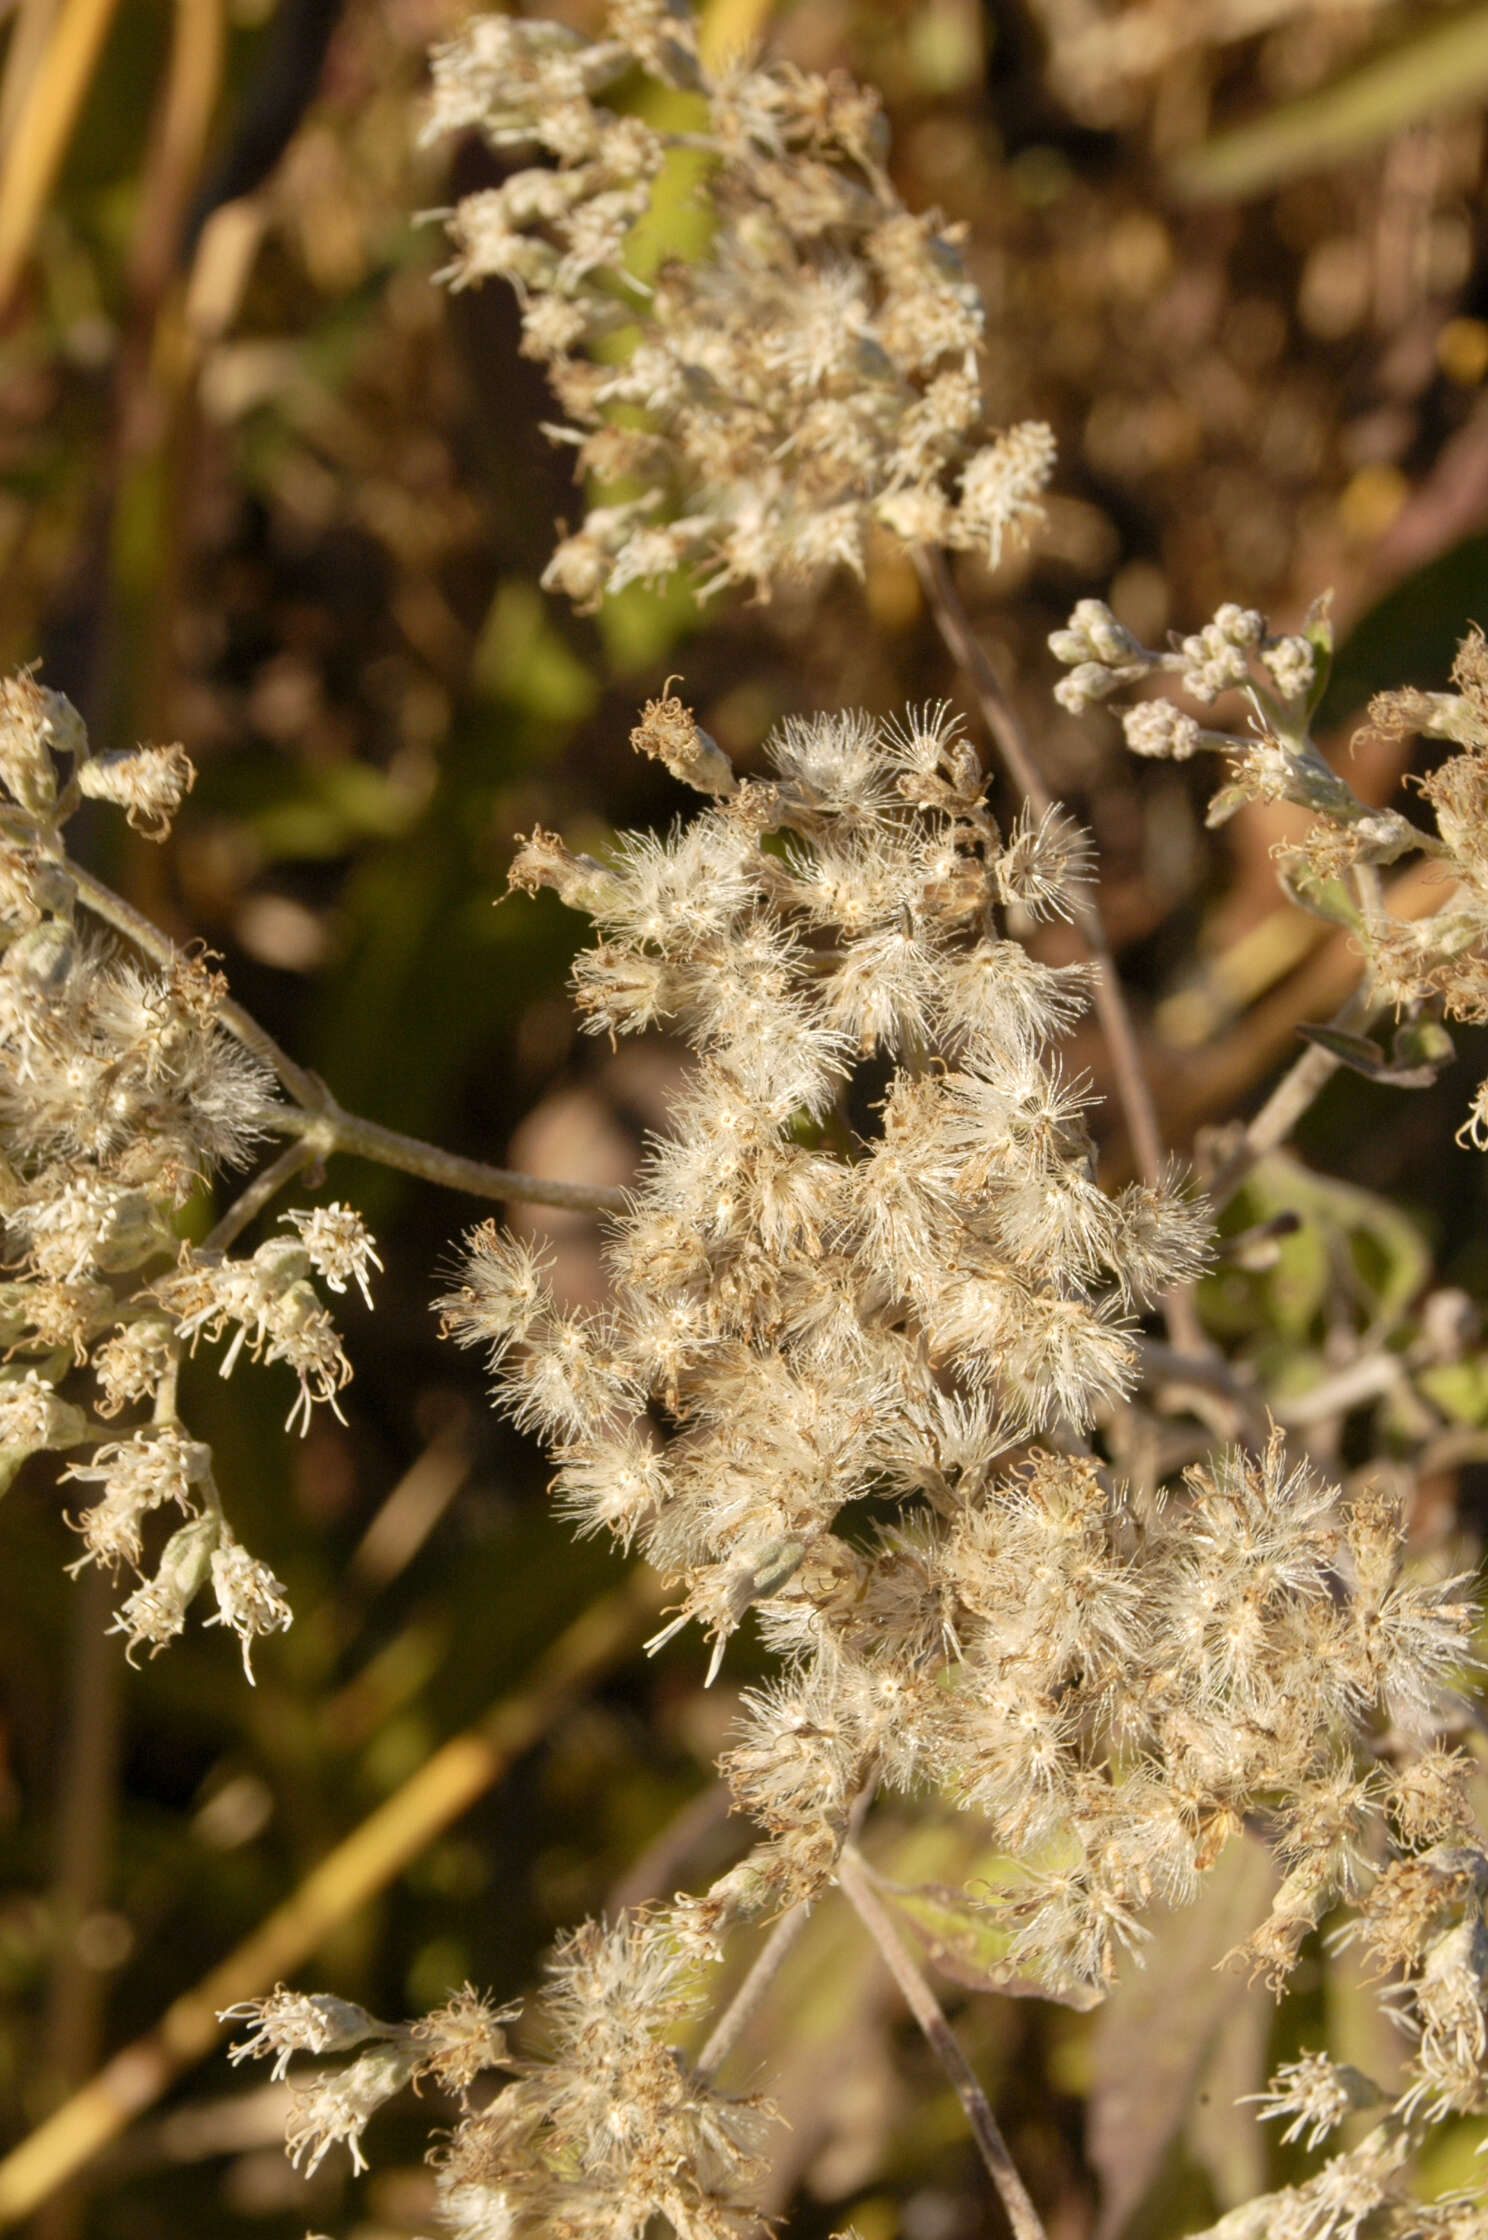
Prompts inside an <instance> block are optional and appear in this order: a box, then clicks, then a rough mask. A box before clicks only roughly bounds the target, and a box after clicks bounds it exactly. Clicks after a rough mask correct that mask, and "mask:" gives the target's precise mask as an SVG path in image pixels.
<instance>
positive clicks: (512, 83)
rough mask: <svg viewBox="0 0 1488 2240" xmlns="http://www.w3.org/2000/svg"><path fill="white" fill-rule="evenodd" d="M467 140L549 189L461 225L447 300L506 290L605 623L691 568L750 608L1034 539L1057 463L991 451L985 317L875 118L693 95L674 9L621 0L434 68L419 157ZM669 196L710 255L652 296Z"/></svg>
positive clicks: (679, 16) (459, 214) (791, 90)
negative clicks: (650, 222)
mask: <svg viewBox="0 0 1488 2240" xmlns="http://www.w3.org/2000/svg"><path fill="white" fill-rule="evenodd" d="M638 84H641V85H644V86H645V94H644V96H643V97H642V98H641V99H640V100H639V101H638V100H637V99H636V98H635V95H636V87H637V85H638ZM620 88H623V94H624V99H623V103H622V104H621V105H617V106H613V107H612V106H610V105H609V102H608V101H607V100H606V99H605V96H607V95H610V94H613V93H614V92H615V91H616V89H620ZM663 120H665V121H663ZM472 129H473V130H477V131H479V132H480V133H482V135H483V136H484V137H485V139H486V140H487V141H488V142H489V143H490V145H491V146H492V147H493V148H494V149H496V150H497V151H498V152H500V153H501V154H502V155H503V156H507V155H510V154H511V153H514V152H525V153H528V154H536V155H537V156H538V157H539V158H540V161H538V162H536V163H532V164H530V165H529V166H528V167H527V168H524V169H520V170H517V171H515V172H514V173H513V174H512V175H511V176H510V177H509V178H507V179H505V180H503V182H502V183H501V185H500V186H496V187H490V188H486V189H484V190H483V191H481V192H479V193H476V194H471V195H467V196H465V197H464V199H463V200H462V201H461V202H460V203H459V204H458V205H457V206H456V208H455V209H454V211H453V213H452V214H451V215H450V217H449V220H448V223H449V231H450V235H451V238H452V240H453V242H454V245H455V256H454V260H453V262H452V263H451V265H450V266H449V268H448V271H447V273H446V275H445V277H446V278H447V279H449V280H450V281H451V282H452V283H453V284H454V285H455V286H457V287H465V286H469V285H470V284H472V283H473V282H476V281H479V280H484V279H486V278H488V277H492V276H494V277H498V278H500V279H503V280H505V281H507V282H508V283H509V284H510V285H511V286H512V288H513V289H514V290H515V291H516V294H517V296H518V298H519V300H520V303H521V309H522V330H523V344H522V347H523V349H524V351H525V352H526V353H527V355H528V356H530V357H533V358H536V359H538V360H540V361H541V363H542V364H543V365H544V367H545V368H546V370H547V373H548V377H549V380H550V382H551V384H552V387H553V391H554V394H555V395H556V397H557V399H558V403H559V406H560V408H561V410H562V413H563V416H564V420H563V425H562V426H561V427H559V428H557V429H554V430H552V431H550V432H551V433H553V434H554V435H555V436H557V437H558V438H559V440H561V441H564V442H569V443H572V444H573V445H574V447H575V452H576V463H577V468H578V471H579V472H580V473H581V474H583V475H586V476H588V477H590V478H592V480H593V481H594V483H596V484H597V485H599V486H600V491H601V496H600V498H599V499H598V500H597V501H596V502H595V503H594V504H593V505H592V506H591V507H590V510H589V512H588V514H587V516H586V518H585V520H584V521H583V523H582V525H581V526H580V527H579V529H578V530H577V531H575V533H574V534H573V535H571V536H568V537H565V538H564V540H563V542H562V543H561V544H560V545H559V547H558V550H557V552H556V553H555V555H554V557H553V559H552V561H551V563H550V565H549V568H548V572H547V576H546V578H545V581H546V582H547V584H548V585H549V587H550V588H552V589H555V590H559V591H562V592H563V593H565V594H566V595H567V596H568V597H570V598H572V599H574V600H576V601H577V602H578V603H579V604H580V605H582V606H593V605H595V604H596V603H597V602H598V601H599V600H600V599H601V598H602V597H603V596H604V595H605V594H606V593H610V592H615V591H618V590H621V589H622V588H623V587H624V586H625V585H626V584H628V583H632V582H635V581H637V580H640V581H645V582H658V581H661V580H662V579H664V578H665V577H667V576H669V575H671V574H672V573H673V571H674V570H676V569H678V568H681V567H689V568H692V569H695V570H697V571H698V572H699V575H700V580H701V582H702V585H703V588H704V589H705V590H711V589H714V588H716V587H718V586H720V585H723V584H726V583H739V584H744V585H747V586H749V587H750V588H752V589H753V590H755V591H756V592H759V593H764V592H766V591H768V589H769V587H770V585H771V583H772V582H773V581H775V580H776V579H779V578H797V579H801V578H810V577H812V576H815V575H818V574H820V573H821V572H822V571H824V570H826V569H829V568H832V567H836V566H844V567H848V568H851V569H853V570H855V571H857V572H859V573H861V572H862V569H863V565H864V557H865V553H866V551H867V548H868V544H869V541H870V539H871V538H872V536H873V535H874V534H875V533H876V532H877V533H879V534H887V535H888V536H890V537H892V538H895V539H897V540H899V541H901V542H903V543H906V544H910V545H940V546H947V547H953V548H960V549H969V550H976V551H980V552H981V553H983V554H984V556H985V557H986V558H987V559H988V560H989V561H990V562H992V563H994V564H995V563H996V561H997V559H998V558H999V556H1000V554H1001V552H1002V548H1003V544H1004V541H1005V539H1006V538H1007V537H1008V536H1009V534H1011V533H1015V532H1017V531H1020V530H1022V529H1023V528H1025V527H1026V526H1027V524H1028V522H1029V521H1030V520H1031V519H1032V518H1034V517H1036V515H1037V512H1038V497H1039V493H1040V492H1041V491H1042V489H1043V487H1044V485H1045V483H1046V482H1047V480H1048V477H1049V473H1050V470H1051V468H1052V465H1053V459H1054V443H1053V437H1052V435H1051V434H1050V431H1049V430H1048V428H1046V427H1044V426H1043V425H1042V424H1041V423H1036V422H1027V423H1025V424H1023V425H1020V426H1018V427H1016V428H1013V429H1011V430H1009V431H1008V432H1007V433H1006V434H1004V435H1002V436H1000V437H999V438H998V439H997V440H996V441H994V442H991V443H989V442H987V441H986V440H985V438H984V433H983V417H982V404H981V397H980V392H979V387H978V381H977V373H976V353H977V348H978V344H979V342H980V338H981V333H982V326H983V317H984V314H983V308H982V304H981V301H980V299H979V297H978V295H977V293H976V290H975V288H974V287H973V286H972V285H971V284H970V282H969V281H968V279H967V277H966V273H965V271H964V269H963V267H962V263H961V258H960V254H959V247H958V240H959V236H958V234H957V231H956V229H955V228H953V227H947V226H945V225H943V224H942V223H941V222H940V221H939V220H938V219H937V218H936V217H934V216H925V217H921V216H915V215H913V214H912V213H911V212H909V211H908V210H906V209H905V208H904V206H903V204H902V203H901V202H900V200H899V198H898V196H897V194H896V193H895V191H894V188H893V186H892V184H891V183H890V181H889V178H888V176H887V173H886V170H885V168H884V165H885V157H886V154H887V134H886V131H885V128H884V122H883V117H882V114H881V111H880V107H879V102H878V97H877V95H876V94H873V93H871V92H869V91H867V90H865V89H864V88H863V87H861V86H858V85H855V84H854V83H853V82H852V80H851V79H849V78H847V77H845V76H843V75H842V74H841V73H840V72H834V73H832V74H831V75H830V76H827V77H818V76H815V75H813V74H812V73H810V72H806V71H801V70H797V69H794V68H791V67H789V66H784V65H776V66H769V67H764V66H750V65H739V66H737V67H734V68H731V69H728V70H724V71H720V72H717V73H714V72H711V71H709V70H708V69H707V67H706V66H705V64H704V62H703V61H702V59H701V58H700V55H699V52H698V44H697V37H696V27H695V25H694V23H693V20H692V18H691V16H690V14H689V13H687V11H686V10H685V9H680V8H672V7H669V6H668V5H666V4H665V0H614V4H613V5H611V7H610V9H609V11H608V19H607V23H606V28H605V32H604V34H603V36H602V37H601V38H599V39H597V40H593V41H587V40H584V39H582V38H581V37H580V36H579V35H578V34H577V33H576V32H573V31H571V30H569V29H568V28H567V27H566V26H564V25H561V24H557V23H552V22H545V21H544V22H538V21H524V20H523V19H521V18H519V17H513V16H505V15H488V16H477V17H475V18H474V19H473V20H472V21H471V22H470V23H469V24H468V25H467V26H466V27H465V29H464V30H463V31H462V32H461V33H460V35H459V36H458V37H457V38H456V39H454V40H453V41H452V42H450V44H448V45H447V46H444V47H442V48H440V49H438V50H437V51H436V53H435V56H434V91H433V100H432V106H431V113H430V121H429V127H428V135H427V136H428V137H430V138H434V137H437V136H438V135H441V134H444V133H449V132H457V131H466V130H472ZM659 186H661V187H664V190H665V193H666V195H667V197H668V198H669V201H670V202H671V203H672V204H673V205H675V203H676V201H677V199H678V198H679V197H682V196H686V195H688V194H690V195H691V197H692V200H693V202H694V203H695V206H696V217H695V218H694V219H693V220H692V221H691V223H690V226H689V230H690V231H692V232H694V233H696V232H697V231H699V228H700V226H701V230H702V231H703V233H704V236H705V237H704V238H703V239H701V240H698V241H696V242H695V243H694V245H693V247H692V248H691V249H690V250H689V251H688V253H687V254H685V255H682V254H679V255H677V256H675V257H673V258H672V259H670V260H669V261H667V262H665V263H663V265H662V268H661V270H660V271H659V272H656V273H655V274H654V275H653V274H651V273H650V272H649V271H647V272H645V273H644V274H643V273H642V271H641V269H640V265H639V263H638V261H637V252H636V243H635V228H636V227H637V224H638V222H639V221H640V220H641V219H642V217H643V215H644V214H645V213H646V212H647V211H648V210H649V209H650V208H651V206H652V202H653V198H654V197H655V196H656V193H657V190H658V187H659ZM641 255H642V256H644V255H645V252H644V250H643V251H642V252H641ZM606 489H609V490H610V493H611V494H610V496H609V498H608V501H607V502H606V501H605V500H604V497H603V492H604V491H605V490H606ZM622 493H623V494H622Z"/></svg>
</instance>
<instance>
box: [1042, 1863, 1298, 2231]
mask: <svg viewBox="0 0 1488 2240" xmlns="http://www.w3.org/2000/svg"><path fill="white" fill-rule="evenodd" d="M1276 1882H1277V1874H1276V1868H1275V1865H1274V1863H1273V1861H1272V1859H1271V1855H1270V1853H1269V1852H1268V1851H1267V1850H1266V1849H1265V1847H1264V1846H1263V1845H1262V1844H1260V1843H1259V1842H1257V1841H1255V1840H1254V1839H1253V1838H1251V1837H1248V1836H1242V1837H1241V1838H1239V1839H1238V1840H1237V1841H1235V1842H1233V1843H1231V1844H1230V1845H1229V1847H1228V1849H1227V1850H1226V1851H1225V1852H1224V1854H1223V1856H1222V1857H1221V1859H1220V1861H1219V1864H1218V1865H1217V1866H1216V1867H1215V1868H1214V1869H1213V1870H1212V1872H1211V1873H1210V1874H1209V1876H1208V1877H1207V1879H1206V1881H1205V1883H1204V1886H1203V1890H1202V1893H1201V1895H1200V1896H1199V1898H1198V1899H1197V1900H1196V1902H1195V1903H1194V1904H1193V1905H1191V1906H1188V1907H1186V1908H1185V1909H1184V1910H1183V1911H1182V1912H1180V1913H1176V1914H1174V1915H1173V1916H1172V1919H1171V1921H1169V1922H1168V1923H1166V1924H1165V1926H1164V1930H1163V1934H1162V1935H1161V1936H1160V1937H1158V1938H1157V1939H1156V1940H1155V1941H1154V1942H1153V1944H1151V1945H1150V1946H1149V1947H1148V1948H1147V1950H1148V1954H1149V1957H1148V1961H1147V1965H1146V1967H1145V1968H1143V1969H1141V1970H1139V1971H1133V1972H1132V1973H1130V1974H1128V1975H1127V1976H1125V1977H1123V1979H1122V1981H1121V1982H1120V1983H1118V1985H1117V1987H1116V1989H1115V1990H1114V1991H1113V1992H1112V1994H1111V1996H1110V1998H1109V1999H1108V2000H1107V2001H1106V2004H1105V2007H1104V2010H1103V2011H1102V2013H1101V2016H1100V2019H1099V2021H1098V2022H1097V2024H1096V2027H1095V2041H1094V2047H1093V2057H1094V2070H1095V2074H1094V2080H1093V2082H1092V2085H1091V2089H1090V2098H1089V2102H1088V2107H1087V2115H1086V2136H1087V2141H1088V2148H1089V2154H1090V2159H1091V2162H1092V2163H1093V2165H1094V2166H1095V2168H1096V2170H1097V2171H1098V2172H1099V2174H1100V2177H1101V2181H1102V2189H1103V2192H1102V2201H1101V2212H1100V2217H1099V2221H1098V2222H1097V2225H1096V2240H1116V2236H1117V2235H1118V2234H1119V2233H1120V2232H1121V2231H1122V2229H1123V2228H1124V2226H1125V2225H1126V2223H1127V2220H1128V2219H1129V2218H1130V2216H1131V2215H1132V2213H1133V2211H1134V2210H1135V2209H1136V2208H1137V2207H1138V2206H1139V2204H1140V2203H1141V2201H1142V2199H1143V2197H1144V2195H1145V2194H1146V2192H1147V2189H1148V2187H1149V2186H1150V2185H1151V2184H1152V2182H1153V2180H1154V2178H1155V2177H1156V2176H1157V2173H1158V2170H1159V2168H1160V2167H1161V2164H1162V2161H1163V2157H1164V2156H1165V2154H1166V2153H1167V2151H1168V2148H1169V2146H1170V2145H1171V2144H1172V2142H1173V2140H1174V2139H1175V2138H1176V2137H1177V2135H1178V2133H1179V2131H1180V2129H1181V2128H1182V2127H1183V2125H1184V2123H1185V2122H1186V2121H1187V2119H1188V2116H1189V2114H1190V2111H1191V2110H1192V2108H1193V2106H1194V2103H1195V2100H1196V2097H1197V2095H1198V2093H1199V2090H1200V2087H1201V2085H1202V2083H1203V2079H1204V2073H1205V2070H1206V2069H1207V2067H1208V2066H1209V2063H1210V2060H1211V2058H1212V2057H1213V2054H1214V2051H1215V2048H1216V2046H1217V2045H1218V2043H1219V2040H1220V2037H1221V2033H1222V2032H1223V2031H1224V2029H1225V2026H1226V2024H1227V2023H1228V2022H1229V2020H1230V2018H1231V2017H1232V2016H1233V2015H1235V2014H1237V2013H1238V2012H1239V2011H1240V2010H1241V2009H1242V2008H1243V2007H1244V2006H1245V2005H1246V2004H1247V2002H1251V2001H1259V2002H1260V2003H1261V2004H1262V2005H1265V2004H1267V2003H1268V2002H1267V1995H1266V1993H1265V1992H1264V1991H1262V1990H1260V1989H1259V1988H1257V1989H1252V1988H1251V1987H1250V1986H1249V1985H1248V1984H1247V1983H1246V1982H1245V1981H1244V1979H1243V1978H1241V1977H1239V1976H1237V1975H1235V1974H1233V1973H1231V1972H1229V1971H1227V1970H1222V1969H1221V1967H1220V1962H1221V1961H1222V1960H1223V1959H1224V1957H1225V1954H1226V1953H1228V1952H1230V1951H1232V1950H1233V1949H1234V1947H1235V1946H1236V1945H1237V1944H1239V1943H1241V1942H1242V1941H1243V1940H1244V1939H1245V1938H1246V1937H1247V1936H1249V1934H1250V1933H1251V1931H1252V1930H1253V1929H1254V1928H1255V1927H1256V1926H1257V1924H1258V1923H1259V1922H1260V1921H1262V1920H1263V1919H1264V1918H1265V1915H1266V1913H1267V1911H1268V1909H1269V1906H1270V1902H1271V1893H1272V1891H1273V1890H1274V1888H1275V1887H1276Z"/></svg>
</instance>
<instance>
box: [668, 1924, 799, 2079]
mask: <svg viewBox="0 0 1488 2240" xmlns="http://www.w3.org/2000/svg"><path fill="white" fill-rule="evenodd" d="M810 1919H811V1906H810V1902H809V1901H808V1900H807V1899H804V1898H803V1899H802V1900H801V1902H800V1904H799V1905H794V1906H792V1907H791V1909H790V1911H789V1912H788V1913H783V1914H782V1915H781V1916H780V1919H779V1920H778V1921H777V1922H776V1923H775V1926H774V1927H773V1928H772V1929H771V1931H770V1934H769V1935H768V1937H766V1939H765V1941H764V1943H763V1944H762V1945H761V1946H760V1948H759V1951H758V1952H757V1953H756V1954H755V1956H754V1960H753V1963H752V1965H751V1967H750V1969H749V1973H748V1974H747V1975H746V1976H745V1978H744V1981H743V1982H742V1983H741V1984H740V1986H739V1988H738V1990H737V1991H736V1992H735V1993H734V1995H733V1997H732V1999H730V2001H729V2003H728V2005H727V2006H726V2007H725V2008H724V2010H723V2012H722V2014H721V2015H720V2016H719V2017H718V2020H717V2021H716V2022H715V2023H714V2025H713V2028H712V2030H711V2031H710V2032H709V2034H708V2042H707V2044H706V2045H705V2046H704V2047H703V2050H702V2052H701V2053H700V2054H699V2055H698V2057H697V2060H696V2061H695V2062H694V2063H693V2075H694V2076H695V2077H696V2078H697V2079H698V2080H699V2082H700V2083H703V2084H707V2083H709V2082H711V2080H712V2078H713V2076H714V2074H715V2072H716V2071H717V2070H719V2069H721V2068H722V2067H723V2064H724V2062H725V2061H727V2059H728V2057H729V2055H730V2054H731V2053H732V2052H733V2050H734V2047H735V2046H736V2045H737V2044H738V2042H739V2040H740V2039H741V2038H742V2037H743V2035H744V2033H745V2031H746V2030H747V2029H748V2028H749V2025H750V2023H751V2022H752V2021H753V2020H754V2018H755V2015H756V2013H757V2012H758V2011H759V2005H760V2001H761V2000H762V1999H763V1998H764V1996H765V1993H766V1992H767V1991H768V1990H769V1988H770V1986H771V1984H772V1983H773V1982H774V1981H775V1978H776V1976H777V1975H778V1974H779V1973H780V1970H781V1968H782V1967H783V1966H784V1965H785V1962H786V1961H787V1960H788V1959H789V1957H790V1955H791V1953H792V1952H793V1951H794V1949H795V1946H796V1942H797V1940H798V1939H799V1937H800V1934H801V1931H802V1930H803V1929H804V1928H805V1926H806V1924H807V1922H808V1921H809V1920H810Z"/></svg>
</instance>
